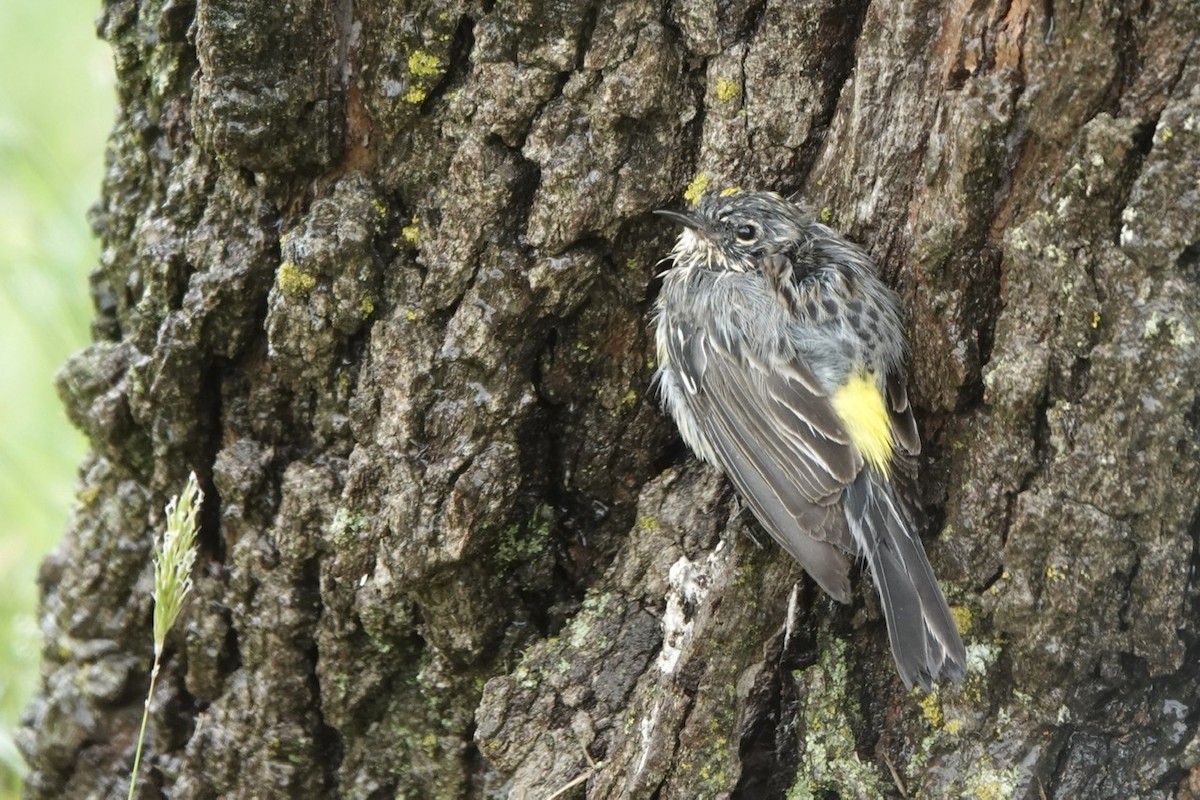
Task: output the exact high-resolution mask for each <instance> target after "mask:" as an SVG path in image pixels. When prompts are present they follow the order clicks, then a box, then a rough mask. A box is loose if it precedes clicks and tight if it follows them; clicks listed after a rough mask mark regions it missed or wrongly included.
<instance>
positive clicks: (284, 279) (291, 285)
mask: <svg viewBox="0 0 1200 800" xmlns="http://www.w3.org/2000/svg"><path fill="white" fill-rule="evenodd" d="M275 281H276V283H277V284H278V286H279V290H280V291H281V292H283V293H284V294H290V295H295V294H308V293H309V292H311V291H312V290H313V287H315V286H316V285H317V279H316V278H314V277H313V276H312V275H309V274H308V273H307V272H305V271H304V270H302V269H300V268H299V267H297V266H296V265H295V264H293V263H292V262H291V261H285V262H283V263H282V264H280V265H279V272H278V273H277V274H276V276H275Z"/></svg>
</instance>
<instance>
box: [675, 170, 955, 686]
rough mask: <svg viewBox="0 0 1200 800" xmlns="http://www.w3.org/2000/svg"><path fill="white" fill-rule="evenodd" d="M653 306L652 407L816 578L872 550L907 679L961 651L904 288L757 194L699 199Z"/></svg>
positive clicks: (826, 232) (943, 670)
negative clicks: (909, 348)
mask: <svg viewBox="0 0 1200 800" xmlns="http://www.w3.org/2000/svg"><path fill="white" fill-rule="evenodd" d="M657 213H659V214H661V215H662V216H664V217H667V218H668V219H671V220H673V221H675V222H677V223H679V224H681V225H683V232H682V233H681V234H680V236H679V240H678V241H677V242H676V244H675V249H674V250H672V251H671V256H670V258H671V259H672V260H673V261H674V264H673V266H672V267H671V269H669V270H667V271H666V273H665V274H664V276H663V285H662V291H661V293H660V294H659V296H658V301H657V304H656V314H655V317H656V330H655V342H656V346H657V350H658V363H659V367H658V374H657V376H656V377H657V380H658V382H659V387H660V391H661V393H662V398H663V405H664V406H665V407H666V409H667V410H668V411H669V412H670V413H671V416H672V417H674V418H675V422H676V424H677V425H678V426H679V432H680V433H681V434H682V436H683V440H684V441H685V442H686V443H687V444H688V446H689V447H691V449H692V450H693V451H694V452H695V453H696V455H697V456H699V457H700V458H702V459H704V460H705V461H708V462H709V463H712V464H715V465H716V466H718V467H720V468H721V469H722V470H723V471H724V472H725V474H726V475H728V476H729V479H730V480H731V481H732V482H733V485H734V486H735V487H736V488H737V490H738V492H739V494H741V496H742V497H743V498H744V499H745V501H746V503H747V504H748V505H749V506H750V508H751V510H752V511H753V512H754V515H755V516H756V517H758V520H759V522H761V523H762V524H763V527H765V528H766V529H767V531H768V532H769V533H770V534H771V535H772V536H773V537H774V538H775V539H776V540H777V541H778V542H779V543H780V544H781V545H783V547H784V548H785V549H786V550H787V551H788V552H789V553H791V554H792V556H794V557H795V559H796V560H797V561H799V562H800V564H801V566H803V567H804V569H805V570H806V571H807V572H808V574H809V575H811V576H812V577H813V578H814V579H815V580H816V582H817V583H818V584H820V586H821V588H822V589H824V590H825V591H826V592H828V593H829V594H830V595H832V596H833V597H834V598H835V599H836V600H839V601H841V602H843V603H847V602H849V601H850V582H849V571H850V562H849V560H848V559H847V554H862V555H864V556H865V557H866V561H867V564H868V567H869V569H870V571H871V576H872V578H874V581H875V585H876V586H877V587H878V589H879V598H880V601H881V602H882V605H883V614H884V617H885V618H886V620H887V629H888V639H889V641H890V642H891V645H892V654H893V655H894V657H895V659H896V666H897V667H898V668H899V671H900V677H901V679H902V680H903V681H904V685H905V686H908V687H911V686H912V684H913V682H914V681H915V682H917V683H919V684H920V685H921V686H923V687H924V688H925V689H926V690H928V689H930V688H931V686H932V684H933V681H934V680H936V679H937V678H938V677H939V676H941V675H945V676H946V677H948V678H950V679H951V680H953V681H956V682H957V681H959V680H961V679H962V676H963V671H964V665H965V659H966V653H965V650H964V648H963V643H962V638H961V637H960V636H959V634H958V628H957V627H956V625H955V623H954V618H953V616H951V614H950V609H949V608H948V607H947V605H946V599H945V597H943V596H942V591H941V589H939V588H938V584H937V579H936V578H934V576H933V570H932V569H931V568H930V566H929V560H928V559H927V558H926V556H925V549H924V548H923V547H922V546H921V540H920V539H919V538H918V536H917V532H916V526H915V524H914V522H913V515H912V508H911V506H910V504H911V503H914V502H915V500H916V498H915V495H916V492H915V488H914V486H913V481H914V477H915V470H916V464H915V457H916V455H917V454H918V453H919V452H920V449H921V440H920V437H919V435H918V434H917V426H916V422H915V421H914V420H913V415H912V409H910V408H909V405H908V392H907V390H906V388H905V382H904V372H903V361H904V355H905V340H904V328H903V326H902V324H901V319H900V308H899V301H898V300H897V298H896V295H895V294H894V293H893V292H892V291H891V290H890V289H889V288H888V287H887V286H885V285H884V284H883V282H882V281H881V280H880V279H879V277H878V275H877V274H876V270H875V265H874V264H873V263H872V262H871V260H870V258H869V257H868V256H867V254H866V253H864V252H863V251H862V250H860V249H859V248H857V247H855V246H854V245H852V244H850V243H849V242H848V241H846V240H845V239H843V238H842V237H841V236H839V235H838V234H837V233H835V232H834V231H832V230H830V229H829V228H827V227H825V226H824V225H821V224H819V223H818V222H816V221H815V220H813V219H812V218H811V217H810V216H809V215H807V214H806V213H805V212H804V211H803V210H802V209H800V208H799V207H798V206H796V205H793V204H792V203H790V202H788V201H787V200H784V199H783V198H782V197H780V196H779V195H777V194H774V193H768V192H743V193H737V194H734V195H732V196H728V197H718V196H715V195H709V196H706V197H704V198H703V199H702V200H701V201H700V203H699V205H698V206H697V207H696V208H695V210H694V211H691V212H688V213H679V212H675V211H659V212H657Z"/></svg>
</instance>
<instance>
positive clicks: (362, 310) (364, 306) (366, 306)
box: [358, 294, 375, 319]
mask: <svg viewBox="0 0 1200 800" xmlns="http://www.w3.org/2000/svg"><path fill="white" fill-rule="evenodd" d="M358 313H359V316H361V317H362V318H363V319H366V318H367V317H369V316H371V315H372V314H374V313H375V303H374V301H372V300H371V298H370V296H369V295H365V294H364V295H363V297H362V300H359V301H358Z"/></svg>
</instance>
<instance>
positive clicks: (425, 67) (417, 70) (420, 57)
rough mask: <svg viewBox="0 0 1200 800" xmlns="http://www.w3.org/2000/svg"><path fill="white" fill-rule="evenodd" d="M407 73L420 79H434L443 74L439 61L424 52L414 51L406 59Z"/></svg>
mask: <svg viewBox="0 0 1200 800" xmlns="http://www.w3.org/2000/svg"><path fill="white" fill-rule="evenodd" d="M408 71H409V72H410V73H412V74H413V75H416V76H417V77H420V78H436V77H437V76H439V75H441V74H442V73H443V72H445V70H444V69H442V62H441V59H439V58H438V57H437V56H435V55H432V54H430V53H426V52H425V51H424V50H414V51H413V53H412V55H410V56H409V57H408Z"/></svg>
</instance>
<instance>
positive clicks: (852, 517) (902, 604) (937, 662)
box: [845, 468, 966, 691]
mask: <svg viewBox="0 0 1200 800" xmlns="http://www.w3.org/2000/svg"><path fill="white" fill-rule="evenodd" d="M845 509H846V518H847V521H848V522H849V523H850V530H851V532H852V534H853V535H854V538H855V541H856V542H857V544H858V546H859V548H860V549H861V550H862V552H863V554H864V555H865V556H866V559H867V565H868V567H869V569H870V570H871V577H872V578H873V579H874V581H875V586H876V588H878V590H879V599H880V603H881V604H882V606H883V616H884V618H885V619H886V620H887V629H888V641H889V642H890V643H891V646H892V655H893V657H895V659H896V667H897V668H898V669H899V671H900V678H901V679H902V680H903V681H904V685H905V686H906V687H911V686H912V685H913V683H914V682H915V683H918V684H920V685H921V687H922V688H924V689H925V690H926V691H929V690H930V689H931V688H932V686H933V682H934V681H935V680H937V679H938V678H939V677H940V676H943V675H944V676H945V677H947V678H949V679H950V680H951V681H953V682H955V683H958V682H959V681H961V680H962V677H963V674H964V672H965V670H966V649H965V648H964V647H963V642H962V637H961V636H959V633H958V626H957V625H956V624H955V622H954V617H953V615H951V613H950V608H949V606H947V605H946V598H945V596H944V595H943V594H942V590H941V589H940V588H939V587H938V583H937V579H936V578H935V577H934V575H933V569H932V568H931V567H930V566H929V559H928V558H927V557H926V556H925V548H924V547H922V546H921V540H920V539H919V538H918V537H917V534H916V531H915V528H914V526H913V524H912V521H911V517H910V516H909V514H908V512H907V510H906V509H905V507H904V504H903V502H902V501H901V500H900V499H899V498H898V497H897V496H896V492H895V489H894V488H893V487H892V486H891V485H889V483H888V482H886V481H884V480H881V479H879V478H878V477H877V476H876V475H875V474H874V471H873V470H872V469H870V468H867V469H864V470H863V471H862V472H861V473H860V474H859V476H858V477H857V478H856V479H855V481H854V483H853V484H851V485H850V486H849V487H847V489H846V495H845Z"/></svg>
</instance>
